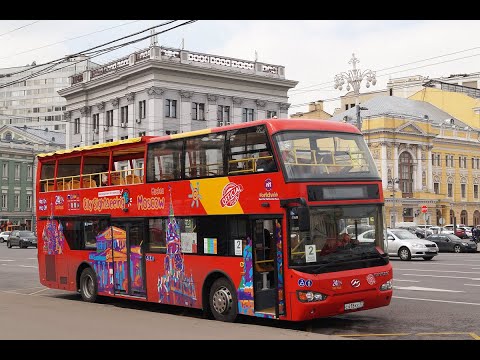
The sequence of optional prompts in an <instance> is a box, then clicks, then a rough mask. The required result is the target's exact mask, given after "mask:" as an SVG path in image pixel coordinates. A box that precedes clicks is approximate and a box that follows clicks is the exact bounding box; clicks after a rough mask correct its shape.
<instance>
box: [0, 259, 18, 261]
mask: <svg viewBox="0 0 480 360" xmlns="http://www.w3.org/2000/svg"><path fill="white" fill-rule="evenodd" d="M0 261H15V260H12V259H0Z"/></svg>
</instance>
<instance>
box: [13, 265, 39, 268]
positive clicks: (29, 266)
mask: <svg viewBox="0 0 480 360" xmlns="http://www.w3.org/2000/svg"><path fill="white" fill-rule="evenodd" d="M17 266H21V267H28V268H38V266H37V265H17Z"/></svg>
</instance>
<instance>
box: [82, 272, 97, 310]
mask: <svg viewBox="0 0 480 360" xmlns="http://www.w3.org/2000/svg"><path fill="white" fill-rule="evenodd" d="M97 287H98V285H97V275H95V271H93V270H92V268H91V267H87V268H85V269H84V270H83V271H82V275H80V295H81V296H82V300H83V301H86V302H92V303H93V302H95V301H96V300H97Z"/></svg>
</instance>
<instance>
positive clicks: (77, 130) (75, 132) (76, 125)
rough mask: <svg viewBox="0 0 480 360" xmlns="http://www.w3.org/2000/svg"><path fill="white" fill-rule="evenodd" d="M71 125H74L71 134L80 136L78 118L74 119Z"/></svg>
mask: <svg viewBox="0 0 480 360" xmlns="http://www.w3.org/2000/svg"><path fill="white" fill-rule="evenodd" d="M73 124H74V130H73V133H74V134H80V118H76V119H75V120H73Z"/></svg>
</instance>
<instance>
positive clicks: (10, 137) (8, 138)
mask: <svg viewBox="0 0 480 360" xmlns="http://www.w3.org/2000/svg"><path fill="white" fill-rule="evenodd" d="M5 140H6V141H11V140H12V133H11V132H10V131H7V132H6V133H5Z"/></svg>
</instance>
